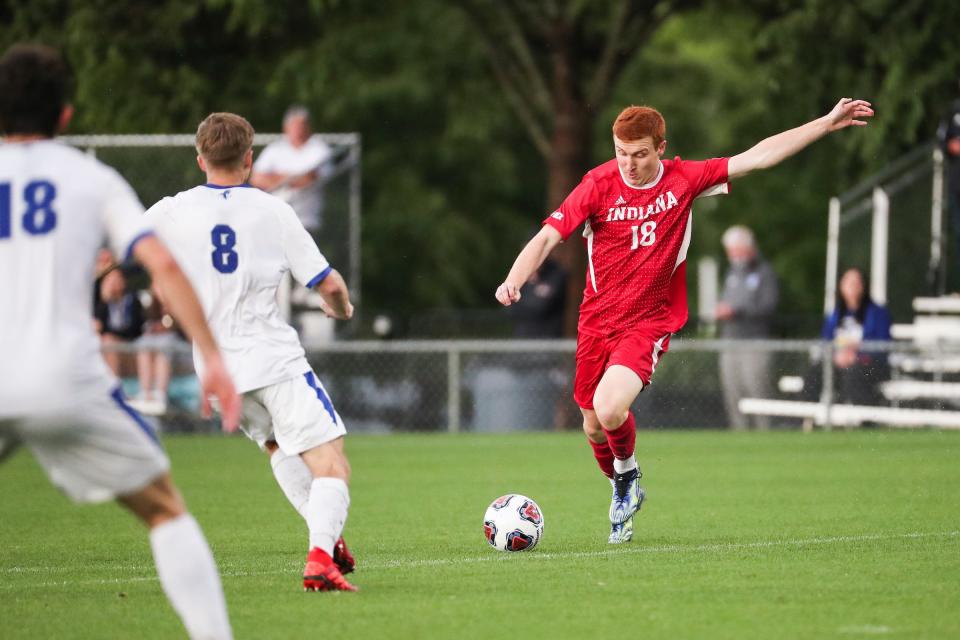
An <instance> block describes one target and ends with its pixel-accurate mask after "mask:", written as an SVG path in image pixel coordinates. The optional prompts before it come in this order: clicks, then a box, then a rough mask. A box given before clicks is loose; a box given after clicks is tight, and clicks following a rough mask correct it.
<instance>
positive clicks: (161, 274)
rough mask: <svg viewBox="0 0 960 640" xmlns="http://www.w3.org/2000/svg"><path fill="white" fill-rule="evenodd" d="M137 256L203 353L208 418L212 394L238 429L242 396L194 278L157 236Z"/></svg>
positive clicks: (228, 425) (227, 426) (226, 424)
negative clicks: (226, 361)
mask: <svg viewBox="0 0 960 640" xmlns="http://www.w3.org/2000/svg"><path fill="white" fill-rule="evenodd" d="M133 255H134V257H135V258H136V259H137V260H138V261H139V262H140V263H141V264H142V265H143V266H144V267H146V268H147V271H149V272H150V276H151V277H152V278H153V283H154V286H155V288H156V290H157V292H158V293H159V294H160V299H161V300H162V301H163V303H164V304H165V305H166V307H167V308H168V309H169V310H170V313H171V315H173V317H174V318H176V319H177V321H178V322H179V323H180V326H182V327H183V329H184V330H185V331H186V332H187V335H189V336H190V338H191V339H192V340H193V342H194V343H195V344H196V345H197V349H199V350H200V354H201V355H202V356H203V364H204V373H203V378H202V379H201V380H200V386H201V388H202V389H203V397H202V404H203V407H202V408H203V415H204V417H209V416H210V400H209V397H210V396H211V395H212V396H214V397H216V398H217V400H218V402H219V403H220V414H221V417H222V419H223V428H224V430H225V431H234V430H236V428H237V424H238V422H239V420H240V398H239V397H238V396H237V391H236V389H235V387H234V386H233V380H231V378H230V374H229V373H227V368H226V365H224V363H223V358H222V357H221V356H220V350H219V349H218V348H217V343H216V341H215V340H214V339H213V334H212V333H211V332H210V327H209V326H208V325H207V320H206V318H205V317H204V315H203V307H202V306H201V305H200V300H199V299H198V298H197V294H196V293H195V292H194V290H193V287H192V286H191V285H190V281H189V280H187V277H186V276H185V275H184V274H183V271H181V270H180V266H179V265H177V262H176V260H174V259H173V256H172V255H170V252H169V251H168V250H167V248H166V247H165V246H163V243H161V242H160V241H159V240H158V239H157V238H155V237H153V236H148V237H146V238H143V239H142V240H140V241H139V242H137V244H136V245H135V246H134V249H133Z"/></svg>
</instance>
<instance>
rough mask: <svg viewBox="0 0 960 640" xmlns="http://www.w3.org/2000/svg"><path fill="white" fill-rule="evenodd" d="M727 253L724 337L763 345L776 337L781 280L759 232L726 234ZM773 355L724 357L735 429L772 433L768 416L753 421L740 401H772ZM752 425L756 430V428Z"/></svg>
mask: <svg viewBox="0 0 960 640" xmlns="http://www.w3.org/2000/svg"><path fill="white" fill-rule="evenodd" d="M722 241H723V248H724V250H725V251H726V253H727V260H729V262H730V269H729V270H728V271H727V276H726V278H724V281H723V294H722V295H721V296H720V302H718V303H717V310H716V316H717V320H719V321H720V337H722V338H733V339H740V340H742V339H747V340H749V339H759V338H767V337H769V336H770V323H771V320H772V318H773V311H774V309H775V308H776V306H777V299H778V298H779V295H780V291H779V286H778V284H777V274H776V273H775V272H774V271H773V268H772V267H771V266H770V263H768V262H767V261H766V260H764V259H763V257H761V256H760V252H759V251H758V250H757V243H756V241H755V240H754V237H753V232H752V231H750V229H748V228H747V227H745V226H742V225H735V226H733V227H730V228H729V229H727V230H726V232H724V234H723V240H722ZM770 359H771V352H769V351H758V350H754V349H726V350H724V351H722V352H721V353H720V381H721V382H722V383H723V402H724V405H725V406H726V409H727V418H728V419H729V422H730V426H731V428H733V429H746V428H748V427H750V426H753V427H755V428H757V429H767V428H769V427H770V420H769V418H768V417H767V416H750V417H749V418H748V417H747V416H745V415H743V414H742V413H740V409H739V408H738V406H737V403H738V402H739V400H740V398H743V397H750V398H769V397H770V396H771V395H772V385H771V383H770ZM751 422H752V425H751Z"/></svg>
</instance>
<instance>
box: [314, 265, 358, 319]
mask: <svg viewBox="0 0 960 640" xmlns="http://www.w3.org/2000/svg"><path fill="white" fill-rule="evenodd" d="M314 290H315V291H316V292H317V293H319V294H320V296H321V297H322V298H323V311H324V313H326V314H327V315H328V316H330V317H331V318H336V319H337V320H349V319H350V318H352V317H353V305H352V304H351V303H350V290H349V289H347V283H346V282H345V281H344V279H343V276H341V275H340V272H339V271H337V270H336V269H333V270H331V271H330V273H328V274H327V277H326V278H324V279H323V280H321V281H320V283H318V284H317V286H315V287H314Z"/></svg>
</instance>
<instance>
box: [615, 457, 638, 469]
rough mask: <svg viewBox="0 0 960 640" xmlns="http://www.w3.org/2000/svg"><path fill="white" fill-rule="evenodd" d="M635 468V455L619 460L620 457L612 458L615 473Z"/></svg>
mask: <svg viewBox="0 0 960 640" xmlns="http://www.w3.org/2000/svg"><path fill="white" fill-rule="evenodd" d="M636 468H637V457H636V456H635V455H633V456H630V457H629V458H627V459H626V460H621V459H620V458H614V459H613V471H614V472H615V473H627V472H628V471H633V470H634V469H636Z"/></svg>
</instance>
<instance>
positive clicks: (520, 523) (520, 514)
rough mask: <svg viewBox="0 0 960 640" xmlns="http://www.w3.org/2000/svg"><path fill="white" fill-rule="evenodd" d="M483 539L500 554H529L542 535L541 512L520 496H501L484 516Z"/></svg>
mask: <svg viewBox="0 0 960 640" xmlns="http://www.w3.org/2000/svg"><path fill="white" fill-rule="evenodd" d="M483 535H484V536H485V537H486V539H487V542H489V543H490V546H491V547H493V548H495V549H498V550H500V551H529V550H530V549H533V548H534V547H535V546H537V543H538V542H540V537H541V536H542V535H543V512H542V511H540V507H539V506H538V505H537V503H536V502H534V501H533V500H531V499H530V498H528V497H527V496H522V495H520V494H519V493H508V494H507V495H505V496H500V497H499V498H497V499H496V500H494V501H493V502H491V503H490V506H489V507H487V512H486V513H485V514H483Z"/></svg>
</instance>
